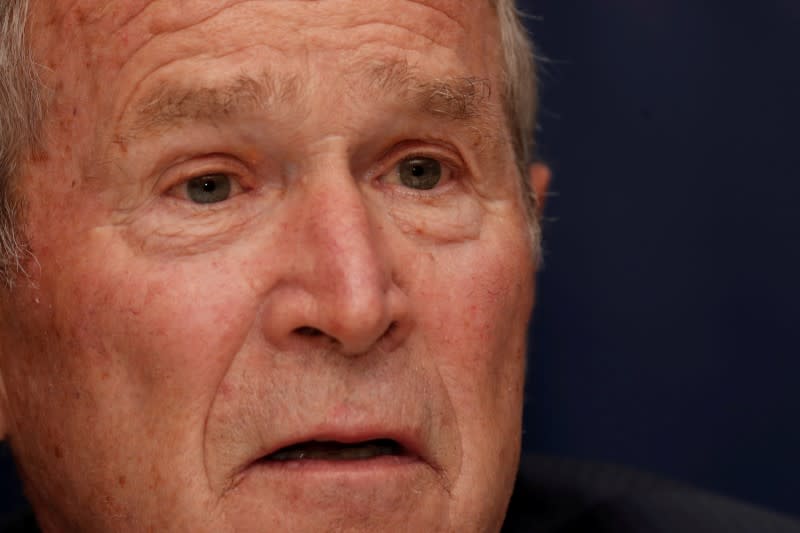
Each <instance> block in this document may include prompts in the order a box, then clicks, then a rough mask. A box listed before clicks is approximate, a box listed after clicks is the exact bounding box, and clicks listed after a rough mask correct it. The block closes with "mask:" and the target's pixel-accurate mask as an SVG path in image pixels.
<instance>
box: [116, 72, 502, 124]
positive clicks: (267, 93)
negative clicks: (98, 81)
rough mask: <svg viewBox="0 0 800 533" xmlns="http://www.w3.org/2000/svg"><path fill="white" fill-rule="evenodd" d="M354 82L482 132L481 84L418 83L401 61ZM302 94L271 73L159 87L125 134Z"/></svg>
mask: <svg viewBox="0 0 800 533" xmlns="http://www.w3.org/2000/svg"><path fill="white" fill-rule="evenodd" d="M357 80H358V84H359V85H363V86H364V90H365V92H366V94H368V95H369V96H370V97H374V98H381V97H384V98H387V99H393V100H394V99H397V100H400V101H403V102H404V103H406V104H407V105H409V106H410V107H411V108H412V109H414V110H417V111H419V112H421V113H426V114H430V115H432V116H436V117H440V118H445V119H447V120H453V121H463V122H474V123H475V124H473V125H475V126H486V125H487V124H488V122H489V121H488V118H489V115H491V110H490V109H489V107H490V96H491V84H490V82H489V80H487V79H483V78H478V77H452V78H442V79H438V78H437V79H424V78H421V77H419V76H417V75H416V74H415V73H414V72H413V71H412V69H410V68H409V67H408V65H407V64H406V63H405V62H404V61H393V62H389V63H376V64H374V65H373V66H372V67H368V68H365V69H363V70H362V71H361V73H360V77H359V78H357ZM305 90H306V89H305V88H304V87H302V84H301V83H300V81H299V79H298V78H297V77H288V76H276V75H274V74H271V73H263V74H262V75H261V76H258V77H252V76H249V75H245V74H242V75H239V76H237V77H236V78H234V79H233V80H230V81H229V82H227V83H226V84H224V85H220V86H210V87H204V86H200V87H197V86H189V85H186V84H183V83H181V82H170V83H165V84H163V85H160V86H159V87H157V88H156V89H154V90H153V91H151V92H150V93H148V94H146V95H144V96H143V97H142V98H140V99H139V100H138V101H137V103H135V104H134V106H133V119H132V125H131V127H130V132H131V133H132V134H133V135H134V136H137V135H140V134H144V133H148V132H153V131H155V132H162V131H163V130H165V129H170V128H174V127H177V126H180V125H182V124H185V123H186V122H208V123H214V122H216V121H218V120H222V119H225V118H229V117H232V116H236V115H239V114H244V113H248V112H254V111H258V110H264V109H269V108H270V107H274V106H276V105H277V104H279V103H290V104H292V105H295V106H299V105H301V104H302V101H303V100H304V97H305V94H304V91H305ZM479 129H481V130H483V129H485V128H484V127H481V128H479Z"/></svg>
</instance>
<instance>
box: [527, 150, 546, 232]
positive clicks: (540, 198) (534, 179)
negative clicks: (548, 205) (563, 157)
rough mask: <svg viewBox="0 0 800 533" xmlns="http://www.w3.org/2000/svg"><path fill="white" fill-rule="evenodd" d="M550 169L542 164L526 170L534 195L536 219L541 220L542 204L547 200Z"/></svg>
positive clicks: (536, 164) (535, 164) (534, 164)
mask: <svg viewBox="0 0 800 533" xmlns="http://www.w3.org/2000/svg"><path fill="white" fill-rule="evenodd" d="M550 177H551V173H550V167H548V166H547V165H545V164H544V163H533V164H532V165H531V166H530V168H528V179H530V185H531V190H533V193H534V194H535V195H536V218H538V219H539V220H541V219H542V214H543V213H544V203H545V200H546V198H547V189H548V187H549V186H550Z"/></svg>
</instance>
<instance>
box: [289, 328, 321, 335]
mask: <svg viewBox="0 0 800 533" xmlns="http://www.w3.org/2000/svg"><path fill="white" fill-rule="evenodd" d="M294 332H295V333H297V334H298V335H302V336H303V337H320V336H322V335H324V333H323V332H322V331H320V330H318V329H317V328H312V327H311V326H302V327H299V328H296V329H295V330H294Z"/></svg>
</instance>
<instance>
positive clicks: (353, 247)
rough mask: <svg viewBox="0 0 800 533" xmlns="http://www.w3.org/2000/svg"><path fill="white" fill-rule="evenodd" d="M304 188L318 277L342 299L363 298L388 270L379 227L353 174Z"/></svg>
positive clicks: (380, 285) (382, 285)
mask: <svg viewBox="0 0 800 533" xmlns="http://www.w3.org/2000/svg"><path fill="white" fill-rule="evenodd" d="M310 188H311V189H312V190H309V191H308V192H309V199H310V201H309V205H308V209H309V218H308V222H309V225H308V227H307V231H308V234H307V239H308V240H309V241H310V242H309V245H310V250H309V252H310V253H311V254H312V255H314V256H315V261H314V262H315V265H316V268H315V270H316V271H317V273H318V274H319V276H318V281H319V282H320V283H321V284H323V285H324V286H326V287H327V288H328V289H329V290H330V292H332V293H333V294H334V295H335V296H336V297H339V298H341V299H342V301H341V302H340V304H342V305H347V304H349V305H356V306H358V305H359V304H360V305H363V304H366V303H368V299H369V297H373V298H374V297H377V296H378V295H379V294H381V293H383V292H385V290H386V288H387V281H388V272H387V265H386V264H385V258H384V257H383V255H382V254H381V250H380V242H379V241H378V238H379V235H378V228H377V227H376V225H375V221H374V220H373V218H372V216H371V215H370V212H369V209H368V206H367V204H366V202H365V201H364V198H363V196H362V194H361V191H360V189H359V188H358V186H357V184H356V183H354V182H353V181H352V180H346V179H336V180H321V181H320V182H318V183H316V184H314V185H312V186H311V187H310Z"/></svg>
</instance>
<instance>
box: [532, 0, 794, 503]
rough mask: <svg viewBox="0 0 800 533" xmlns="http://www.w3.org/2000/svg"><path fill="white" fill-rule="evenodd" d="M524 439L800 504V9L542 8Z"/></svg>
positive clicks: (687, 1)
mask: <svg viewBox="0 0 800 533" xmlns="http://www.w3.org/2000/svg"><path fill="white" fill-rule="evenodd" d="M524 5H525V10H526V11H527V12H528V13H531V14H533V15H536V16H537V18H536V19H534V20H532V21H530V27H531V29H532V31H533V33H534V38H535V39H536V40H537V42H538V43H539V45H540V49H541V50H540V52H541V54H543V55H544V56H545V57H546V58H547V60H546V61H545V62H544V63H543V70H544V72H543V76H542V77H543V79H542V84H543V88H544V97H543V109H542V115H541V132H540V139H541V147H540V148H541V153H542V156H543V157H544V159H545V160H546V161H548V162H549V163H550V164H551V165H552V168H553V170H554V181H553V190H554V192H555V193H556V194H555V196H553V197H552V198H550V199H549V202H548V205H547V216H548V217H551V218H552V219H554V220H553V221H551V222H549V223H548V224H547V225H546V228H545V248H546V252H547V253H546V256H545V257H546V259H545V266H544V270H543V271H542V272H541V273H540V275H539V298H538V300H539V301H538V307H537V310H536V312H535V315H534V316H535V320H534V323H533V327H532V331H533V333H532V356H531V364H530V369H529V393H528V402H527V413H526V427H527V431H526V434H525V444H526V448H527V449H529V450H536V451H542V452H547V453H556V454H566V455H570V456H574V457H580V458H587V459H593V460H601V461H610V462H617V463H625V464H630V465H634V466H637V467H641V468H644V469H647V470H653V471H655V472H658V473H661V474H664V475H667V476H669V477H674V478H677V479H681V480H685V481H688V482H691V483H694V484H696V485H699V486H701V487H706V488H710V489H713V490H716V491H719V492H722V493H724V494H728V495H732V496H735V497H738V498H743V499H746V500H750V501H753V502H757V503H759V504H763V505H766V506H768V507H771V508H773V509H778V510H783V511H785V512H790V513H794V514H800V456H799V455H798V454H800V327H798V325H797V322H798V319H799V318H800V208H798V202H800V173H799V172H798V168H800V149H799V148H798V143H800V135H798V130H797V128H798V119H800V112H798V110H799V108H800V106H798V103H797V100H798V98H800V76H799V75H798V73H799V72H800V1H798V0H783V1H777V0H758V1H756V0H749V1H732V0H727V1H716V2H714V1H697V0H603V1H596V2H592V1H586V0H584V1H574V0H532V1H528V2H525V3H524Z"/></svg>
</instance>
